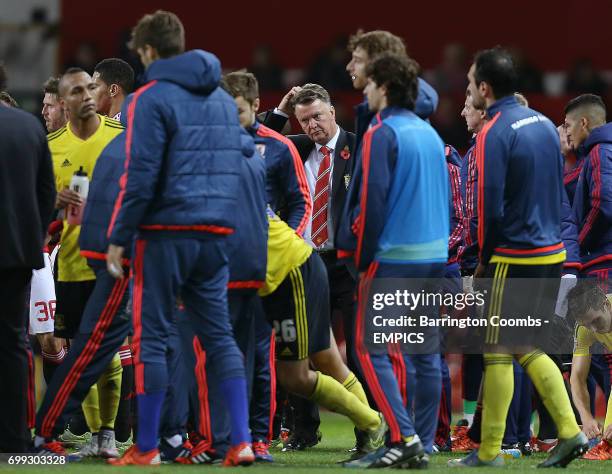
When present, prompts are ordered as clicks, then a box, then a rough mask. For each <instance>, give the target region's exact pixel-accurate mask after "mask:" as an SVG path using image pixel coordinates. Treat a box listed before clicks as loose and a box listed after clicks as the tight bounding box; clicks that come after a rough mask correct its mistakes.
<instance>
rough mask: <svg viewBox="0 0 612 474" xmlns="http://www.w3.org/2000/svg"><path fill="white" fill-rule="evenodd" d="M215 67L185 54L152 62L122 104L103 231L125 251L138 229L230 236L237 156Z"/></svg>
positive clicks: (232, 110) (232, 113)
mask: <svg viewBox="0 0 612 474" xmlns="http://www.w3.org/2000/svg"><path fill="white" fill-rule="evenodd" d="M220 76H221V64H220V62H219V60H218V59H217V58H216V56H214V55H213V54H211V53H208V52H206V51H202V50H193V51H188V52H186V53H183V54H179V55H177V56H173V57H171V58H167V59H159V60H157V61H155V62H154V63H153V64H151V65H150V66H149V68H148V69H147V71H146V77H145V78H146V81H147V84H146V85H144V86H143V87H141V88H140V89H138V91H137V92H136V93H135V94H134V97H133V99H132V101H131V102H130V103H129V105H128V106H127V110H125V112H124V113H126V117H125V118H126V122H127V130H126V147H125V149H126V160H125V174H124V175H123V176H122V178H121V191H120V193H119V196H118V197H117V201H116V203H115V207H114V212H113V216H112V219H111V222H110V226H109V229H108V236H109V237H110V242H111V243H112V244H115V245H121V246H124V247H125V246H127V245H129V244H130V243H131V241H132V239H133V237H134V235H135V234H136V233H137V232H138V231H141V232H142V231H165V232H171V233H174V232H182V233H184V232H189V233H191V234H195V235H198V233H201V232H208V233H215V234H230V233H232V232H233V229H234V225H235V216H236V212H235V207H236V204H237V195H238V187H239V185H240V169H241V163H242V160H243V159H244V158H243V154H242V147H241V142H240V124H239V122H238V112H237V109H236V105H235V103H234V100H233V99H232V98H231V97H230V96H229V95H228V94H227V93H226V92H225V91H223V90H222V89H221V88H220V87H218V84H219V79H220Z"/></svg>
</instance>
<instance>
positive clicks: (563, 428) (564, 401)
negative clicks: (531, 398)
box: [519, 350, 580, 439]
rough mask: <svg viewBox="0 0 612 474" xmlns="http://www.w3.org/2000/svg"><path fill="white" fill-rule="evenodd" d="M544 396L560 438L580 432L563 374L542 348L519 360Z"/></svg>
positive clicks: (569, 436)
mask: <svg viewBox="0 0 612 474" xmlns="http://www.w3.org/2000/svg"><path fill="white" fill-rule="evenodd" d="M519 363H520V364H521V365H522V366H523V369H525V371H526V372H527V375H529V378H531V381H532V382H533V385H534V386H535V388H536V390H537V391H538V393H539V394H540V397H542V402H543V403H544V406H545V407H546V409H547V410H548V413H550V416H551V418H552V419H553V421H554V422H555V424H556V425H557V431H558V432H559V438H560V439H567V438H571V437H573V436H576V435H577V434H578V433H580V428H579V427H578V423H577V422H576V417H575V416H574V412H573V410H572V405H571V403H570V399H569V396H568V394H567V390H566V389H565V384H564V383H563V376H562V375H561V372H560V371H559V368H558V367H557V365H556V364H555V363H554V362H553V361H552V359H551V358H550V357H548V356H547V355H546V354H544V353H543V352H542V351H540V350H535V351H532V352H530V353H529V354H525V355H524V356H523V357H521V359H520V360H519Z"/></svg>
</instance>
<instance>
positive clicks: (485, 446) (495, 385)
mask: <svg viewBox="0 0 612 474" xmlns="http://www.w3.org/2000/svg"><path fill="white" fill-rule="evenodd" d="M482 387H483V389H482V390H483V391H482V428H481V435H480V439H481V443H480V448H479V449H478V457H479V458H480V459H481V460H482V461H492V460H493V459H495V457H496V456H497V455H498V454H499V450H500V449H501V444H502V439H503V438H504V431H505V430H506V417H507V416H508V409H509V408H510V403H511V402H512V394H513V393H514V370H513V368H512V356H511V355H510V354H485V355H484V376H483V385H482Z"/></svg>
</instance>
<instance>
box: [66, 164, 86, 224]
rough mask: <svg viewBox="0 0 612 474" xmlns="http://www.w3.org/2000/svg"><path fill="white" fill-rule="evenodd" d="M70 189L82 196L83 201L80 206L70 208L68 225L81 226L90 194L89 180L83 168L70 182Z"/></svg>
mask: <svg viewBox="0 0 612 474" xmlns="http://www.w3.org/2000/svg"><path fill="white" fill-rule="evenodd" d="M70 189H71V190H73V191H74V192H75V193H77V194H78V195H79V196H81V200H82V201H83V202H82V203H81V205H80V206H73V205H69V206H68V218H67V219H68V224H70V225H81V221H82V219H83V209H85V201H86V200H87V194H88V193H89V179H88V178H87V173H86V172H85V171H84V170H83V167H82V166H81V167H79V170H78V171H77V172H76V173H74V174H73V175H72V179H71V180H70Z"/></svg>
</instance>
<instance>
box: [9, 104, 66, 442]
mask: <svg viewBox="0 0 612 474" xmlns="http://www.w3.org/2000/svg"><path fill="white" fill-rule="evenodd" d="M0 200H1V201H2V206H0V222H2V224H3V225H2V228H1V230H0V301H2V312H1V313H0V380H2V382H3V387H2V391H1V392H0V452H10V453H24V452H26V450H27V449H28V446H29V443H30V433H29V431H28V429H27V421H28V420H27V403H28V402H29V401H32V400H33V398H32V397H33V396H34V394H33V392H32V391H30V390H28V388H29V387H28V364H29V362H31V361H30V360H29V356H28V352H27V349H26V347H27V346H26V323H27V316H28V311H27V302H28V295H27V293H28V285H29V283H30V279H31V278H32V270H33V269H41V268H43V267H44V260H43V252H42V248H43V237H44V235H45V231H46V229H47V226H48V225H49V222H50V220H51V214H52V212H53V207H54V204H55V181H54V178H53V166H52V164H51V155H50V153H49V148H48V147H47V139H46V136H45V133H44V130H43V128H42V126H41V125H40V123H39V122H38V120H37V119H36V118H35V117H34V116H32V115H30V114H28V113H26V112H23V111H21V110H17V109H12V108H9V107H5V106H3V105H0Z"/></svg>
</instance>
